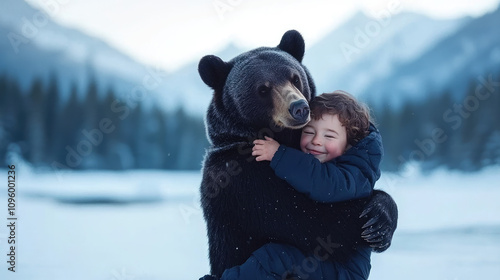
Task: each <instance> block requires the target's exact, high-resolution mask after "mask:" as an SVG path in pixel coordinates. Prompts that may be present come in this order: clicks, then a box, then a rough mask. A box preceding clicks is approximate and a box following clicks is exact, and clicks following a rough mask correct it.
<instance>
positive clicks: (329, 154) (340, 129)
mask: <svg viewBox="0 0 500 280" xmlns="http://www.w3.org/2000/svg"><path fill="white" fill-rule="evenodd" d="M346 147H347V132H346V129H345V127H344V126H343V125H342V123H341V122H340V120H339V118H338V115H331V114H324V115H323V116H321V118H320V119H318V120H314V119H313V120H311V121H310V122H309V123H308V124H307V125H306V126H305V127H304V128H303V129H302V136H301V139H300V148H301V149H302V151H303V152H304V153H308V154H312V155H314V157H315V158H317V159H318V160H319V161H320V162H326V161H330V160H332V159H334V158H336V157H338V156H340V155H342V154H343V153H344V151H345V149H346Z"/></svg>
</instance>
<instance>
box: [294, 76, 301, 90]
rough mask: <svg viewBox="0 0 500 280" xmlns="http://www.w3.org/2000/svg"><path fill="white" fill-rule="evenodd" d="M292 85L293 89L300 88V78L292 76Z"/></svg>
mask: <svg viewBox="0 0 500 280" xmlns="http://www.w3.org/2000/svg"><path fill="white" fill-rule="evenodd" d="M292 83H293V85H294V86H295V87H297V88H299V87H300V78H299V76H293V78H292Z"/></svg>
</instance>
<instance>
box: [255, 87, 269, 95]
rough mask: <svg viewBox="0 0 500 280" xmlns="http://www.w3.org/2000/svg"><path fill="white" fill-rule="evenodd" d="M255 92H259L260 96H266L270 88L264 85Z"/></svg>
mask: <svg viewBox="0 0 500 280" xmlns="http://www.w3.org/2000/svg"><path fill="white" fill-rule="evenodd" d="M257 91H258V92H259V94H260V95H267V94H268V93H269V92H270V91H271V88H270V87H268V86H265V85H261V86H260V87H259V88H258V89H257Z"/></svg>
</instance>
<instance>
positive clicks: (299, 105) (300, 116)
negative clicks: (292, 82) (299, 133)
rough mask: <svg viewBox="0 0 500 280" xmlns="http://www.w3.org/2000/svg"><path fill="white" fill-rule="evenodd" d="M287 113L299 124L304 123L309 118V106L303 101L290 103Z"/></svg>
mask: <svg viewBox="0 0 500 280" xmlns="http://www.w3.org/2000/svg"><path fill="white" fill-rule="evenodd" d="M288 111H289V112H290V115H292V118H293V119H294V120H295V121H297V122H299V123H305V122H306V121H307V119H308V118H309V105H307V102H306V101H305V100H303V99H301V100H297V101H294V102H292V103H291V104H290V108H289V109H288Z"/></svg>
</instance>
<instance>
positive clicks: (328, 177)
mask: <svg viewBox="0 0 500 280" xmlns="http://www.w3.org/2000/svg"><path fill="white" fill-rule="evenodd" d="M382 154H383V148H382V137H381V136H380V133H379V131H378V130H377V129H376V128H375V126H374V125H373V124H371V125H370V133H369V134H368V136H366V137H365V138H363V139H361V140H360V141H359V142H358V143H357V144H356V145H354V146H352V147H351V148H349V149H348V150H347V151H346V152H345V153H344V154H343V155H341V156H339V157H337V158H334V159H333V160H331V161H328V162H324V163H321V162H320V161H319V160H317V159H316V158H315V157H314V156H313V155H311V154H306V153H303V152H302V151H299V150H296V149H293V148H289V147H286V146H284V145H280V147H279V148H278V150H277V151H276V153H275V154H274V157H273V158H272V160H271V167H272V168H273V169H274V171H275V173H276V176H278V177H280V178H281V179H284V180H286V181H287V182H288V183H289V184H290V185H291V186H292V187H294V188H295V189H296V190H297V191H299V192H301V193H304V194H306V195H307V196H308V197H309V198H311V199H313V200H315V201H318V202H325V203H327V202H328V203H332V202H340V201H346V200H350V199H357V198H363V197H367V196H369V195H370V194H371V192H372V190H373V187H374V186H375V182H376V181H377V180H378V179H379V178H380V169H379V165H380V161H381V159H382Z"/></svg>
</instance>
